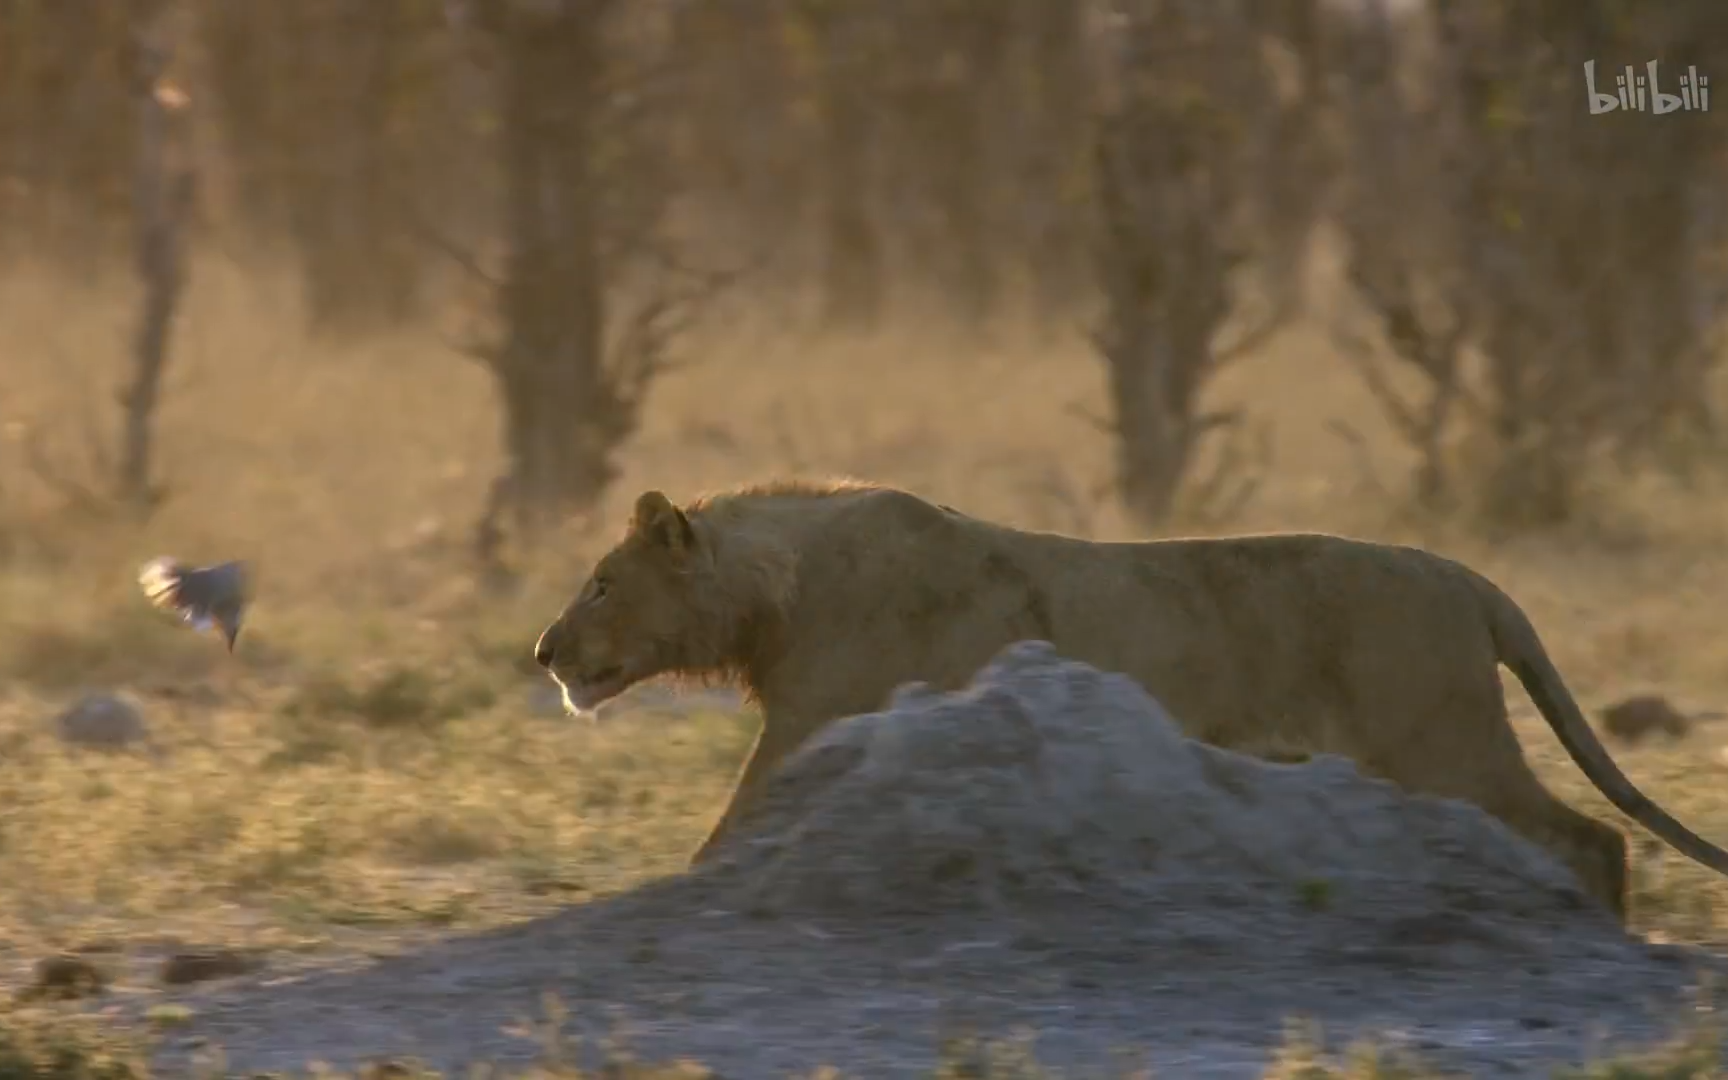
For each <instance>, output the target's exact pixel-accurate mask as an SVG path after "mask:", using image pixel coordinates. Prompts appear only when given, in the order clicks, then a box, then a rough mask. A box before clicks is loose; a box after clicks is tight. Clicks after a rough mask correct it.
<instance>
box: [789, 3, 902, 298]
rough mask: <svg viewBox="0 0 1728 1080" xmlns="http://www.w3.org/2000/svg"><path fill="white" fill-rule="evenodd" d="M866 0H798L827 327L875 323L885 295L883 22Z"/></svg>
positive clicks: (884, 56) (798, 18)
mask: <svg viewBox="0 0 1728 1080" xmlns="http://www.w3.org/2000/svg"><path fill="white" fill-rule="evenodd" d="M873 9H874V5H872V4H870V3H869V2H868V0H801V2H799V3H798V6H797V9H796V14H795V16H794V18H795V19H797V20H798V21H797V22H795V23H794V30H795V32H799V31H801V32H800V33H799V36H798V38H797V39H796V40H800V41H807V42H809V44H810V48H809V50H808V53H809V59H810V63H811V65H812V67H813V68H814V79H815V95H814V96H815V100H816V115H817V125H818V131H819V133H820V134H819V138H818V142H817V145H816V147H815V150H814V156H815V159H816V162H817V165H816V169H815V184H816V194H815V200H816V206H817V215H818V224H817V230H816V231H817V234H818V235H819V236H820V238H821V240H820V244H821V248H820V253H819V258H820V259H821V272H820V276H819V281H820V289H821V318H822V322H823V324H824V325H825V326H827V327H829V328H831V329H865V328H868V327H871V326H874V325H875V324H876V323H877V322H878V321H879V320H880V319H881V318H882V315H883V309H884V307H885V305H886V303H887V282H886V266H885V261H886V253H885V252H884V250H883V245H882V231H883V223H882V222H881V221H880V220H879V218H878V216H877V212H876V211H877V208H876V205H875V202H876V198H877V195H878V192H879V182H880V148H881V118H880V117H879V115H878V114H877V108H878V104H877V99H878V97H879V95H880V92H881V85H882V84H881V82H880V79H881V72H882V64H884V63H885V62H886V52H885V49H884V46H885V45H886V44H887V42H886V41H885V40H884V38H883V27H882V25H881V22H880V20H879V18H877V17H876V15H877V12H876V11H875V10H873Z"/></svg>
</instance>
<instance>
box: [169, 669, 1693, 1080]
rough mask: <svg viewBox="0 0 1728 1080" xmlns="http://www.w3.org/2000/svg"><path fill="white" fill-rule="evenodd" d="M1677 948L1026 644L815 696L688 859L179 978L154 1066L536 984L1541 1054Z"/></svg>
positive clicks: (1528, 854) (1106, 1028)
mask: <svg viewBox="0 0 1728 1080" xmlns="http://www.w3.org/2000/svg"><path fill="white" fill-rule="evenodd" d="M1694 963H1696V964H1698V965H1708V963H1709V958H1708V957H1706V956H1703V955H1701V954H1700V953H1697V952H1694V951H1691V950H1678V949H1668V950H1663V949H1656V948H1652V947H1649V946H1646V945H1644V944H1643V943H1642V942H1640V941H1638V940H1636V939H1635V938H1632V937H1630V936H1628V935H1626V934H1625V933H1624V932H1623V931H1622V930H1621V928H1620V927H1619V926H1618V925H1617V924H1616V923H1615V922H1614V921H1613V919H1612V918H1611V916H1609V915H1608V914H1607V913H1606V912H1605V911H1603V910H1602V909H1601V908H1600V907H1598V906H1597V905H1595V904H1594V903H1592V902H1589V901H1587V900H1586V899H1585V898H1584V896H1583V895H1582V894H1581V892H1580V890H1579V889H1578V887H1577V884H1576V882H1575V881H1574V880H1573V879H1572V877H1571V876H1570V874H1569V873H1568V872H1567V871H1566V870H1565V869H1563V868H1562V867H1561V866H1560V865H1559V864H1558V863H1557V862H1556V861H1555V860H1553V859H1552V858H1551V857H1549V856H1548V855H1547V854H1546V853H1545V852H1543V851H1541V850H1540V849H1538V848H1536V847H1534V846H1532V845H1531V844H1529V843H1527V842H1525V841H1524V840H1522V839H1521V838H1519V837H1517V836H1515V835H1513V834H1511V833H1510V832H1508V831H1507V830H1506V829H1505V828H1503V827H1502V826H1500V825H1499V824H1498V823H1497V822H1496V821H1495V820H1494V819H1492V818H1490V817H1488V816H1487V815H1486V814H1485V813H1483V812H1481V811H1480V810H1477V809H1476V808H1474V807H1471V806H1467V805H1464V804H1461V803H1456V802H1450V801H1446V800H1439V799H1429V798H1418V797H1412V796H1410V795H1407V794H1405V793H1403V792H1402V791H1400V790H1399V789H1398V788H1396V787H1394V786H1392V785H1390V784H1387V783H1384V782H1380V781H1377V780H1373V779H1369V778H1366V777H1364V776H1362V775H1361V774H1360V773H1359V772H1357V770H1356V769H1355V768H1354V766H1352V765H1351V764H1350V763H1349V762H1347V761H1345V760H1343V759H1341V758H1337V757H1317V758H1314V759H1312V760H1310V761H1308V762H1307V763H1304V764H1299V765H1279V764H1271V763H1267V762H1263V761H1260V760H1257V759H1254V758H1249V757H1244V756H1242V755H1238V754H1233V753H1228V752H1225V751H1222V750H1218V749H1215V748H1212V747H1209V746H1205V745H1203V744H1200V743H1196V742H1193V741H1191V740H1188V739H1186V738H1184V737H1183V736H1182V734H1181V733H1180V731H1179V729H1178V727H1177V726H1176V724H1175V723H1174V722H1173V721H1172V720H1171V719H1170V717H1169V716H1167V715H1166V714H1165V713H1164V711H1163V710H1162V709H1161V708H1160V707H1159V706H1158V704H1157V703H1156V702H1154V701H1153V700H1152V699H1151V698H1150V697H1148V696H1147V694H1146V693H1145V692H1143V691H1142V690H1141V689H1140V688H1139V687H1138V686H1137V685H1135V684H1134V683H1132V682H1131V681H1129V680H1128V679H1126V678H1122V677H1119V676H1114V675H1107V674H1103V673H1101V672H1099V671H1096V670H1094V669H1092V668H1089V667H1087V666H1085V665H1082V664H1075V663H1068V662H1064V661H1062V660H1061V659H1059V658H1058V657H1057V656H1056V655H1055V654H1054V653H1053V652H1052V651H1051V650H1050V648H1049V647H1048V646H1046V645H1041V644H1038V643H1030V642H1028V643H1021V644H1019V645H1016V646H1014V647H1012V648H1010V649H1008V650H1006V651H1005V652H1004V653H1003V654H1001V655H1000V656H999V657H998V658H997V659H996V660H995V662H994V663H993V664H991V665H990V666H989V667H988V668H987V669H986V670H985V671H983V672H982V673H981V674H980V675H979V677H978V678H977V680H976V681H975V683H974V684H973V685H972V686H971V687H970V688H968V689H967V690H965V691H963V692H961V693H956V694H948V695H936V694H931V693H928V692H925V691H922V690H920V689H918V688H908V689H906V690H903V691H902V692H901V693H900V694H898V695H896V697H895V699H894V701H893V702H892V704H891V706H890V707H889V708H888V709H886V710H884V711H882V712H879V713H875V714H871V715H867V716H859V717H854V718H851V719H848V720H845V721H843V722H841V723H837V724H835V725H832V727H831V728H829V729H828V730H826V731H824V732H823V733H821V734H820V735H818V736H817V737H816V738H814V739H813V740H812V741H811V742H810V743H809V744H807V745H806V746H805V747H803V748H802V749H801V750H800V752H799V753H797V754H796V755H795V756H794V757H793V758H792V759H791V760H789V761H788V762H787V763H785V765H784V766H783V767H782V768H781V770H780V771H779V772H778V774H777V775H776V776H775V778H774V779H773V781H772V783H771V786H770V790H769V791H768V792H767V793H766V794H765V798H764V800H763V802H762V804H761V805H760V806H759V809H758V812H757V813H756V814H754V815H752V817H751V818H750V819H749V820H747V821H746V822H744V823H743V827H742V828H741V829H740V830H739V831H738V832H737V833H736V834H735V835H734V836H733V837H732V838H731V839H730V840H728V841H727V842H726V843H725V844H724V845H723V846H722V847H721V849H720V850H719V852H718V853H717V858H716V859H715V860H714V861H712V862H710V863H708V864H706V865H705V866H704V867H703V868H701V869H700V870H698V871H696V872H693V873H691V874H687V875H682V876H679V877H675V878H672V879H669V880H665V881H661V882H657V883H655V884H653V885H651V886H648V887H645V888H643V889H640V890H637V891H635V892H633V893H630V894H627V895H623V896H618V897H614V898H611V899H608V900H605V901H600V902H596V903H592V904H586V905H580V906H576V907H572V908H570V909H569V910H568V911H566V912H564V913H562V914H559V915H556V916H553V917H549V918H546V919H541V920H536V921H535V922H533V923H530V924H525V925H520V926H516V927H512V928H509V929H506V930H502V931H498V932H495V933H489V934H483V935H475V936H466V937H462V936H458V937H453V938H452V939H451V940H449V941H447V942H443V943H440V944H437V945H434V946H431V947H427V948H424V949H421V950H419V951H417V952H415V953H414V954H412V955H407V956H402V957H396V958H392V959H388V960H384V961H381V962H378V963H375V964H368V965H363V966H361V967H359V968H358V969H356V970H350V971H325V972H322V973H317V974H313V975H310V976H306V977H302V978H292V977H288V978H284V977H282V974H281V973H271V974H269V975H266V976H262V977H249V978H241V979H236V980H233V981H231V982H228V983H225V984H211V985H210V987H209V988H207V989H206V988H196V987H195V988H190V989H189V990H188V991H186V992H185V993H184V994H183V995H182V997H181V999H182V1000H185V1001H187V1003H189V1004H191V1005H193V1006H194V1008H195V1011H196V1017H197V1019H196V1021H195V1022H194V1023H192V1024H190V1025H188V1026H187V1027H186V1028H184V1029H178V1030H176V1032H175V1033H174V1034H173V1035H172V1036H171V1037H170V1038H168V1039H167V1040H166V1041H165V1042H164V1043H163V1044H162V1046H161V1047H160V1049H159V1051H158V1055H157V1063H158V1064H159V1065H161V1066H163V1067H164V1068H177V1067H180V1066H183V1065H184V1064H185V1063H186V1062H187V1061H189V1060H190V1055H192V1054H193V1053H195V1052H196V1047H197V1046H199V1045H200V1042H198V1040H208V1042H209V1043H214V1044H216V1045H220V1046H221V1047H223V1048H224V1050H225V1051H226V1053H227V1055H228V1062H229V1064H230V1066H231V1067H233V1068H236V1069H237V1070H239V1071H242V1072H246V1071H252V1072H256V1071H267V1070H281V1069H292V1068H296V1067H298V1066H300V1065H302V1064H303V1063H304V1062H305V1061H306V1060H307V1059H308V1058H309V1057H312V1056H318V1057H321V1058H323V1059H324V1060H327V1061H329V1062H330V1063H331V1064H333V1065H335V1066H337V1067H338V1068H342V1067H351V1066H352V1065H354V1064H355V1063H358V1062H360V1061H363V1060H366V1059H368V1058H375V1057H377V1056H380V1055H403V1054H408V1055H413V1056H417V1057H420V1058H422V1059H424V1060H426V1061H428V1062H430V1063H432V1064H433V1065H435V1066H436V1067H438V1068H441V1069H443V1070H445V1071H446V1074H447V1075H454V1074H456V1073H460V1072H463V1071H464V1070H465V1069H466V1068H467V1067H468V1066H469V1065H471V1064H473V1063H475V1062H476V1061H481V1060H492V1061H520V1060H523V1059H524V1058H526V1057H529V1056H532V1047H531V1046H528V1045H525V1044H524V1043H523V1042H522V1041H521V1040H511V1039H510V1038H508V1037H506V1036H504V1035H503V1034H501V1033H502V1031H503V1029H504V1027H505V1026H506V1025H508V1024H510V1023H511V1022H512V1021H514V1020H517V1019H520V1018H521V1017H524V1016H533V1015H537V1014H539V1012H540V1002H541V996H540V995H541V994H542V993H553V994H555V995H557V996H558V998H559V999H560V1000H561V1001H562V1002H563V1003H564V1004H565V1005H566V1006H567V1007H568V1008H569V1009H570V1010H571V1014H570V1015H571V1016H572V1017H573V1019H574V1024H575V1030H574V1031H573V1032H572V1034H579V1035H585V1036H598V1035H602V1034H605V1033H606V1032H607V1031H608V1030H610V1024H611V1022H612V1019H613V1018H614V1017H615V1018H617V1019H619V1020H622V1021H624V1022H625V1023H626V1025H627V1026H628V1028H629V1029H630V1030H631V1031H632V1032H634V1037H633V1038H632V1046H633V1047H634V1048H635V1049H636V1050H637V1051H638V1053H640V1054H641V1055H642V1056H643V1057H647V1058H654V1059H664V1058H668V1057H672V1056H688V1057H692V1058H695V1059H697V1060H701V1061H704V1062H706V1063H707V1064H709V1065H711V1066H713V1067H714V1068H716V1069H717V1070H718V1071H719V1073H720V1075H723V1076H727V1077H740V1078H745V1077H750V1078H753V1077H758V1076H787V1075H806V1074H808V1073H809V1072H810V1071H811V1070H812V1069H813V1068H815V1066H817V1065H818V1064H821V1063H828V1064H832V1065H835V1066H837V1067H839V1068H840V1069H841V1070H842V1072H843V1073H844V1074H846V1075H868V1076H884V1077H914V1076H926V1075H929V1070H930V1068H931V1066H932V1061H933V1055H934V1052H935V1049H936V1045H937V1039H938V1036H939V1034H940V1030H939V1028H938V1025H939V1024H940V1023H941V1022H942V1017H943V1016H944V1014H945V1013H946V1012H947V1011H948V1010H950V1009H954V1010H959V1011H960V1012H962V1013H963V1015H962V1016H961V1018H960V1019H961V1021H963V1022H964V1023H965V1024H966V1025H968V1026H971V1027H973V1028H974V1029H975V1030H977V1031H979V1032H980V1033H982V1034H986V1035H988V1034H996V1035H1003V1034H1007V1033H1009V1032H1012V1031H1014V1030H1016V1029H1033V1030H1036V1031H1038V1032H1039V1033H1040V1037H1039V1043H1038V1050H1039V1053H1040V1055H1041V1056H1042V1057H1043V1058H1044V1060H1045V1061H1046V1063H1047V1064H1049V1065H1052V1066H1054V1067H1056V1068H1058V1069H1064V1070H1081V1071H1088V1070H1089V1071H1090V1072H1091V1073H1092V1074H1104V1073H1105V1071H1106V1069H1107V1064H1108V1062H1109V1061H1110V1060H1111V1056H1112V1055H1113V1054H1114V1052H1115V1051H1116V1050H1117V1049H1118V1048H1122V1047H1139V1048H1142V1049H1144V1050H1145V1051H1146V1052H1147V1054H1148V1061H1147V1064H1149V1065H1150V1066H1151V1067H1152V1069H1153V1071H1154V1072H1156V1073H1158V1074H1159V1075H1175V1076H1184V1077H1196V1078H1211V1077H1216V1078H1219V1080H1246V1078H1249V1077H1256V1076H1259V1075H1261V1074H1262V1072H1263V1070H1264V1068H1265V1067H1266V1063H1267V1058H1268V1055H1269V1054H1270V1053H1271V1051H1272V1048H1273V1047H1275V1046H1276V1045H1277V1044H1278V1043H1279V1042H1280V1041H1281V1040H1282V1038H1283V1035H1284V1024H1285V1022H1286V1020H1287V1019H1288V1018H1289V1017H1291V1016H1292V1015H1298V1014H1299V1015H1304V1016H1307V1017H1310V1018H1313V1019H1315V1020H1318V1021H1320V1022H1321V1023H1322V1024H1323V1025H1324V1028H1325V1032H1326V1034H1327V1035H1328V1036H1330V1037H1331V1038H1332V1039H1333V1040H1336V1041H1342V1040H1347V1039H1350V1038H1354V1037H1357V1036H1376V1035H1384V1034H1386V1033H1387V1032H1389V1031H1390V1032H1398V1033H1401V1034H1400V1038H1401V1039H1402V1040H1403V1041H1404V1042H1405V1043H1406V1044H1407V1045H1413V1046H1414V1047H1415V1048H1416V1049H1418V1050H1419V1051H1420V1052H1421V1053H1422V1054H1423V1055H1424V1056H1425V1057H1427V1058H1429V1059H1431V1060H1432V1061H1434V1062H1436V1063H1438V1064H1442V1065H1444V1066H1446V1067H1449V1068H1452V1069H1456V1070H1463V1071H1464V1072H1466V1073H1467V1074H1470V1075H1506V1076H1526V1075H1529V1076H1535V1075H1548V1074H1549V1071H1550V1070H1551V1069H1552V1067H1553V1066H1554V1065H1556V1064H1560V1063H1574V1062H1577V1061H1578V1060H1579V1058H1580V1057H1581V1056H1582V1055H1583V1054H1584V1053H1585V1052H1586V1050H1587V1049H1588V1048H1589V1047H1588V1045H1587V1044H1588V1043H1589V1040H1591V1039H1593V1038H1595V1037H1597V1036H1607V1037H1609V1038H1611V1039H1615V1040H1619V1039H1626V1040H1632V1041H1637V1042H1644V1041H1648V1040H1651V1039H1653V1038H1655V1037H1658V1036H1661V1035H1666V1034H1668V1033H1669V1028H1668V1024H1667V1022H1666V1020H1665V1018H1670V1017H1672V1016H1673V1015H1674V1014H1675V1010H1676V1003H1677V1001H1678V1000H1679V998H1680V995H1681V994H1682V993H1683V992H1684V991H1685V990H1686V988H1687V987H1688V986H1689V985H1690V984H1691V983H1692V982H1693V979H1694V977H1695V974H1696V972H1695V970H1694ZM136 1000H137V1001H138V1004H139V1007H142V1005H143V1003H144V1002H145V1001H146V999H145V998H143V997H139V998H137V999H136ZM1336 1041H1335V1042H1334V1045H1337V1042H1336Z"/></svg>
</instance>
